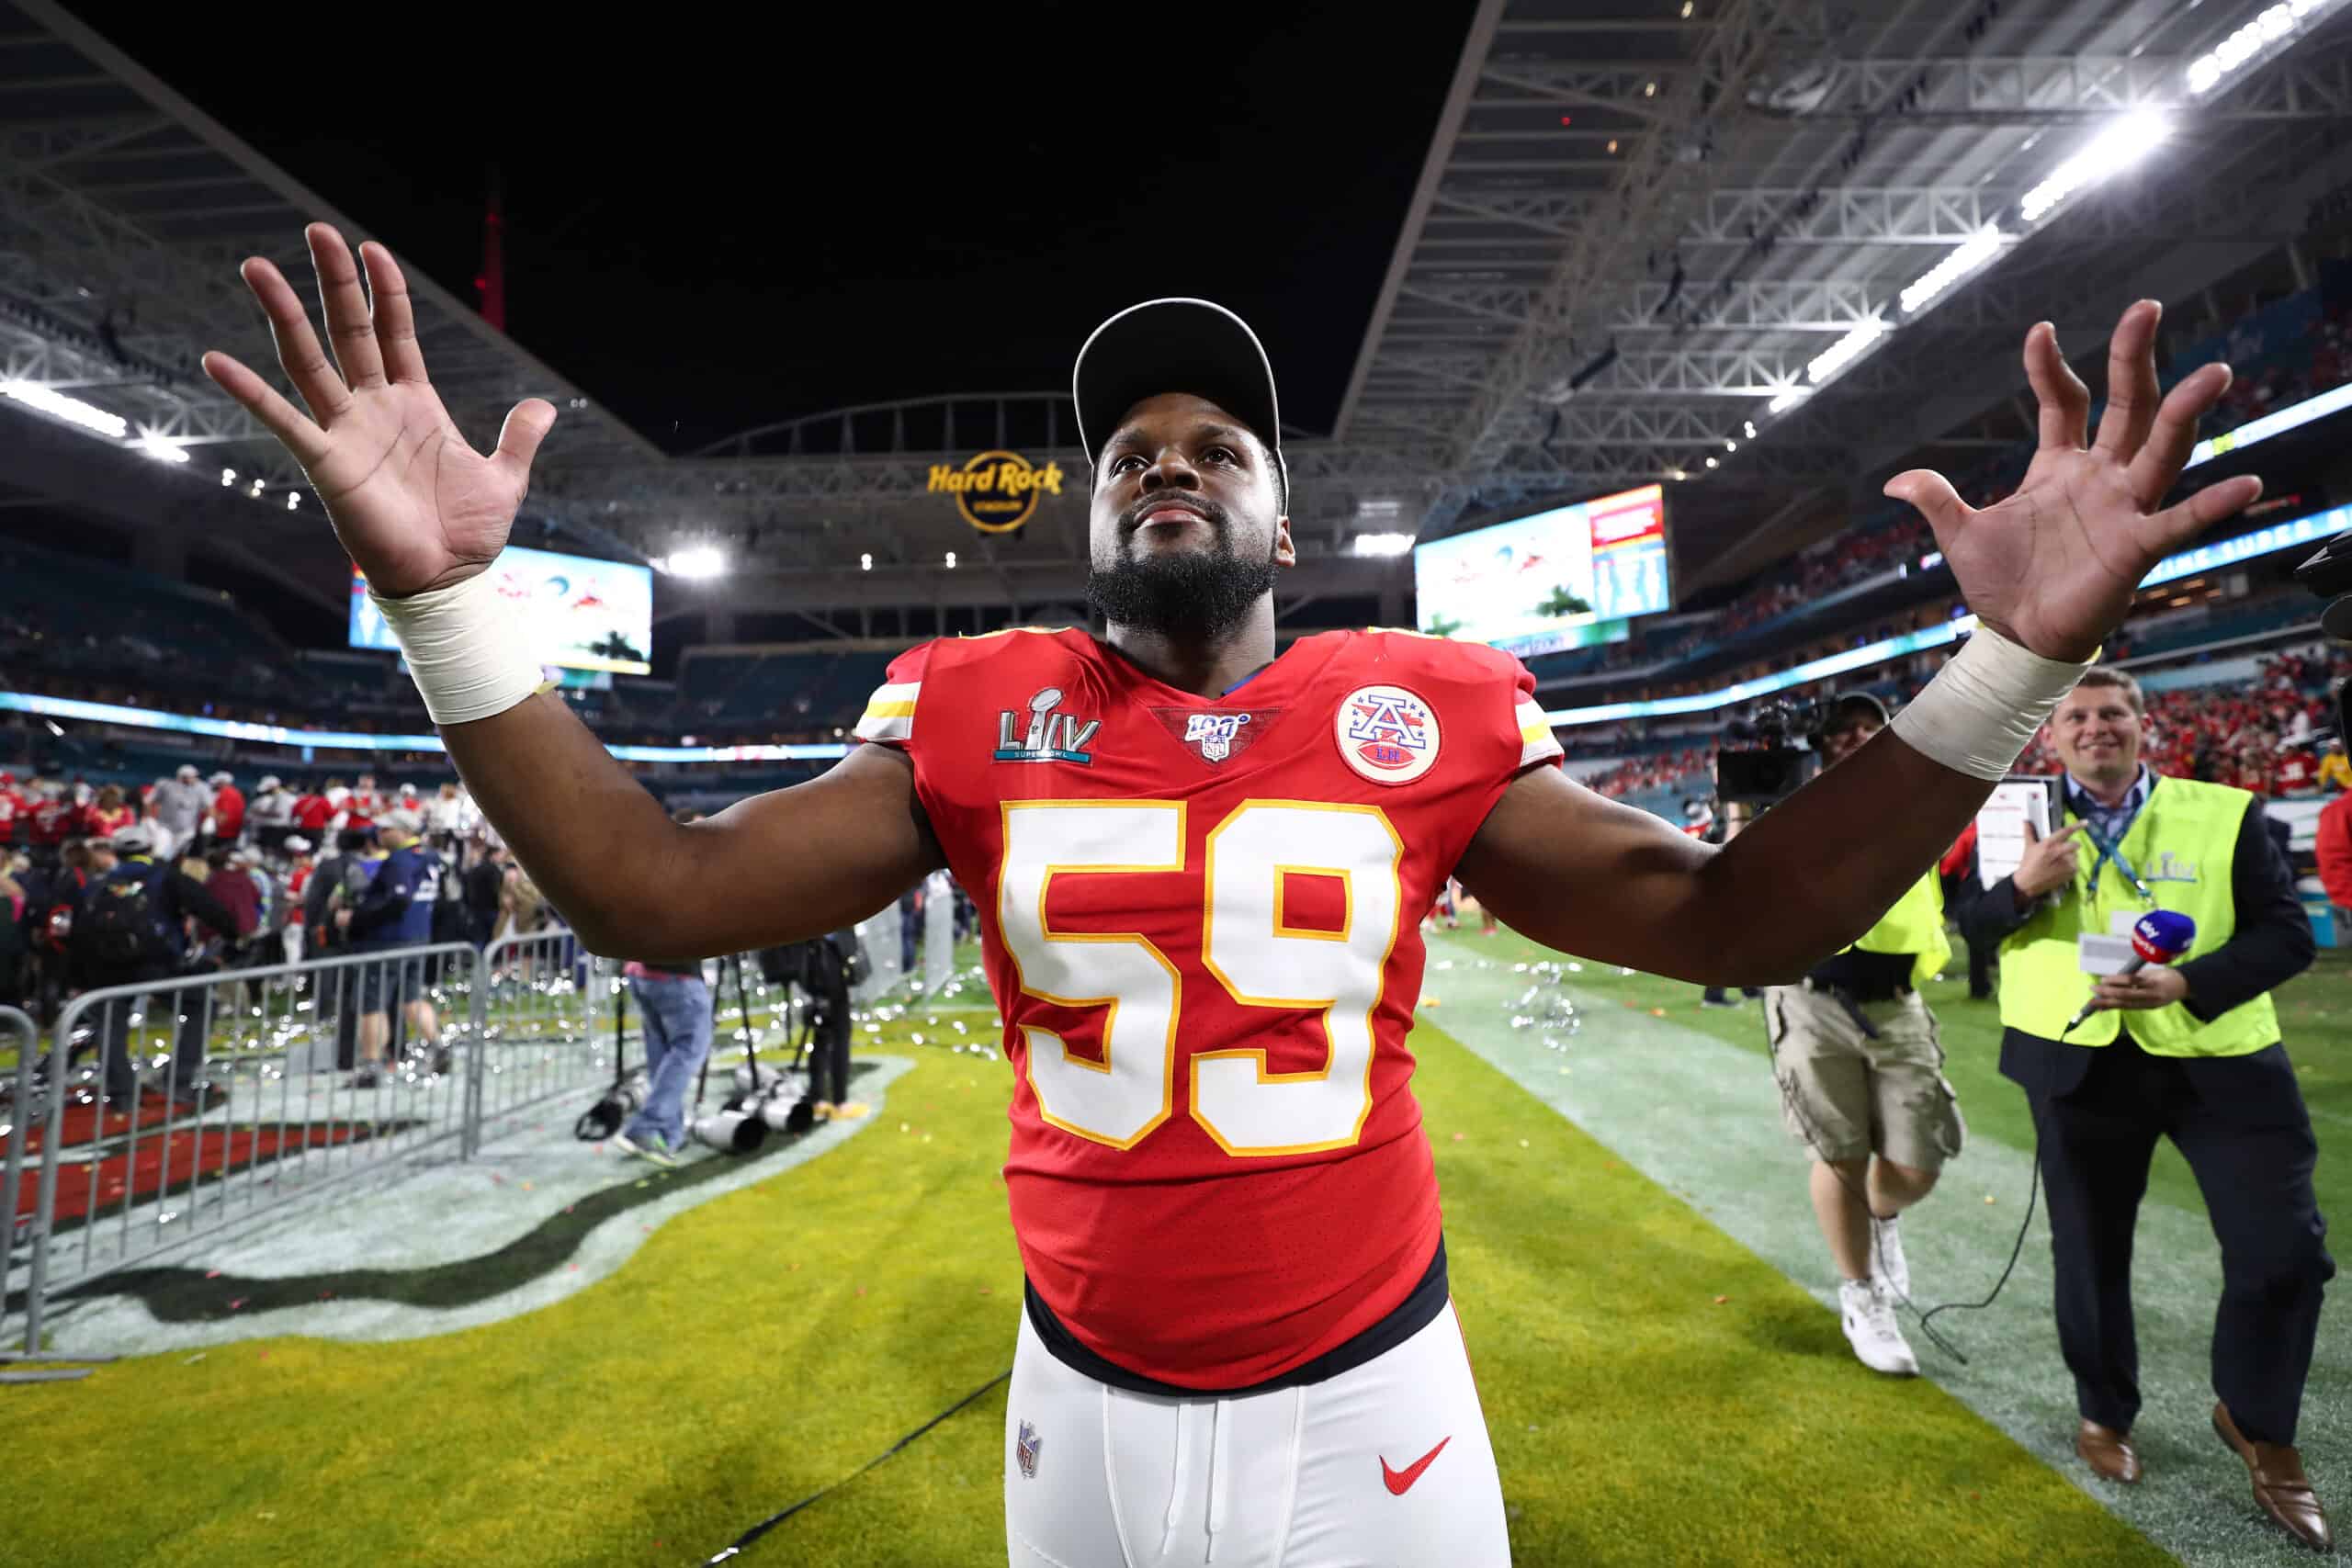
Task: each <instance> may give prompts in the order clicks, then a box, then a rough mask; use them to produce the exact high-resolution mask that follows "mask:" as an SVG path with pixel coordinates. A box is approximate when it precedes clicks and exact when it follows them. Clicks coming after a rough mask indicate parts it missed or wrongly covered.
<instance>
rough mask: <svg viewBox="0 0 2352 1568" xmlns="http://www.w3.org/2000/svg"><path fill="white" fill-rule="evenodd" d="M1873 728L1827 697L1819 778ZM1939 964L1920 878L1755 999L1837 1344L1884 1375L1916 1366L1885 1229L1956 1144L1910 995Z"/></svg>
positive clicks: (1899, 1272)
mask: <svg viewBox="0 0 2352 1568" xmlns="http://www.w3.org/2000/svg"><path fill="white" fill-rule="evenodd" d="M1886 725H1887V712H1886V708H1885V705H1883V704H1882V703H1881V702H1880V701H1879V700H1878V699H1877V698H1876V697H1873V696H1871V694H1868V693H1866V692H1849V693H1847V694H1844V695H1842V696H1839V697H1838V698H1837V699H1836V700H1835V701H1833V702H1832V703H1831V704H1830V705H1829V706H1828V710H1827V712H1826V714H1825V715H1824V716H1823V718H1822V723H1821V728H1820V729H1819V730H1818V731H1817V732H1816V733H1815V736H1814V743H1815V749H1816V750H1818V751H1819V752H1820V754H1821V765H1822V767H1823V768H1824V769H1825V770H1826V769H1829V768H1834V767H1836V766H1837V765H1838V763H1839V762H1841V761H1844V760H1845V759H1846V758H1848V757H1849V756H1851V755H1853V754H1854V752H1856V751H1857V750H1860V749H1861V746H1862V744H1863V743H1864V742H1865V741H1867V740H1869V739H1871V737H1872V736H1874V735H1876V734H1877V733H1878V732H1879V731H1880V730H1882V729H1884V728H1886ZM1790 782H1791V783H1792V784H1793V782H1794V781H1793V779H1792V780H1791V781H1790ZM1950 957H1951V942H1950V941H1949V940H1948V939H1947V938H1946V937H1945V935H1944V898H1943V883H1942V880H1941V877H1940V876H1939V873H1938V870H1937V868H1935V867H1933V866H1930V867H1929V868H1928V872H1927V874H1925V875H1923V876H1921V877H1920V878H1919V880H1918V881H1917V882H1916V883H1914V884H1912V886H1911V888H1910V890H1909V891H1908V892H1906V893H1905V894H1904V895H1903V897H1901V898H1899V899H1897V900H1896V901H1895V904H1894V908H1890V909H1889V910H1887V912H1886V913H1885V914H1884V915H1882V916H1881V917H1880V918H1879V921H1878V923H1877V924H1876V925H1874V926H1872V927H1871V929H1870V930H1869V931H1865V932H1863V933H1862V935H1861V936H1860V938H1859V939H1858V940H1857V941H1856V942H1855V943H1854V945H1853V946H1851V947H1849V948H1847V949H1846V950H1845V951H1844V952H1842V953H1836V954H1833V955H1832V956H1830V957H1829V958H1826V959H1825V960H1823V961H1822V962H1821V963H1820V964H1816V965H1815V966H1814V968H1813V970H1812V972H1811V973H1810V974H1808V975H1806V976H1805V977H1804V979H1803V980H1802V981H1800V982H1798V983H1797V984H1796V985H1793V986H1771V987H1766V989H1765V992H1764V1021H1765V1025H1766V1027H1767V1029H1768V1030H1769V1031H1770V1040H1771V1049H1772V1076H1773V1078H1774V1080H1775V1081H1776V1082H1777V1083H1778V1084H1779V1086H1780V1089H1781V1115H1782V1117H1783V1118H1784V1119H1785V1120H1786V1121H1787V1122H1788V1126H1789V1131H1790V1132H1791V1133H1792V1134H1793V1135H1794V1136H1795V1137H1796V1138H1798V1139H1799V1140H1800V1141H1801V1142H1803V1143H1804V1144H1805V1145H1807V1146H1809V1147H1810V1148H1811V1149H1812V1151H1813V1160H1814V1163H1813V1169H1812V1173H1811V1176H1810V1178H1809V1180H1810V1183H1811V1189H1812V1195H1813V1212H1814V1217H1815V1220H1816V1221H1818V1222H1819V1224H1820V1225H1821V1235H1822V1239H1823V1240H1824V1241H1826V1242H1827V1243H1828V1244H1829V1256H1830V1259H1831V1261H1832V1262H1834V1263H1835V1264H1836V1265H1837V1268H1838V1315H1839V1317H1840V1318H1841V1320H1842V1321H1843V1324H1844V1326H1845V1330H1846V1340H1847V1343H1848V1344H1849V1345H1851V1346H1852V1347H1853V1348H1854V1354H1855V1356H1856V1357H1857V1358H1859V1359H1860V1361H1861V1363H1862V1364H1863V1365H1864V1366H1866V1367H1869V1368H1870V1369H1871V1371H1880V1372H1886V1373H1889V1374H1892V1375H1894V1376H1898V1377H1910V1376H1914V1375H1916V1374H1917V1372H1918V1371H1919V1362H1918V1359H1917V1357H1915V1356H1914V1355H1913V1354H1912V1351H1911V1347H1910V1344H1909V1342H1907V1341H1906V1340H1905V1338H1904V1337H1903V1330H1902V1329H1901V1327H1899V1326H1898V1325H1896V1322H1895V1308H1896V1306H1897V1305H1898V1304H1899V1303H1902V1302H1905V1301H1907V1300H1909V1299H1910V1294H1911V1270H1910V1267H1909V1265H1908V1264H1907V1263H1906V1262H1905V1258H1904V1256H1903V1237H1902V1234H1901V1232H1900V1231H1899V1230H1897V1228H1896V1221H1897V1218H1898V1217H1899V1216H1900V1215H1901V1214H1902V1213H1903V1211H1904V1210H1905V1209H1907V1208H1909V1207H1910V1206H1911V1205H1912V1204H1914V1203H1917V1201H1919V1200H1920V1199H1922V1198H1925V1197H1926V1196H1927V1195H1928V1193H1929V1192H1931V1191H1933V1190H1935V1185H1936V1177H1937V1175H1938V1173H1939V1171H1940V1170H1941V1169H1942V1168H1943V1165H1944V1162H1945V1161H1946V1160H1949V1159H1952V1158H1954V1157H1956V1156H1958V1155H1959V1153H1960V1150H1961V1145H1962V1142H1963V1141H1964V1140H1965V1137H1966V1127H1965V1125H1964V1124H1963V1123H1962V1120H1961V1115H1960V1103H1959V1101H1958V1100H1957V1099H1956V1098H1955V1097H1954V1096H1953V1094H1952V1089H1951V1084H1949V1083H1947V1082H1946V1081H1945V1079H1944V1076H1943V1060H1944V1054H1943V1046H1942V1044H1941V1043H1939V1040H1938V1037H1937V1032H1936V1016H1935V1014H1934V1013H1932V1012H1930V1011H1929V1010H1928V1004H1927V1001H1926V999H1925V998H1923V997H1922V996H1921V995H1920V993H1919V987H1921V986H1922V985H1923V984H1925V983H1926V981H1927V979H1928V976H1932V975H1935V974H1937V973H1939V971H1941V970H1942V968H1943V966H1944V961H1945V960H1946V959H1948V958H1950Z"/></svg>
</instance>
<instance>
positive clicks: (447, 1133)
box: [0, 942, 485, 1348]
mask: <svg viewBox="0 0 2352 1568" xmlns="http://www.w3.org/2000/svg"><path fill="white" fill-rule="evenodd" d="M480 963H481V960H480V959H479V957H478V955H477V954H476V953H475V952H474V950H473V949H472V948H471V947H469V946H468V945H466V944H464V943H462V942H452V943H443V944H437V945H433V946H424V947H410V948H400V949H395V950H390V951H386V952H374V953H349V954H343V955H336V956H329V957H324V958H319V959H313V960H311V961H308V962H305V963H302V964H270V965H266V966H259V967H254V968H249V969H232V970H226V971H221V972H218V973H204V974H196V975H187V976H170V977H164V978H156V979H151V980H142V981H138V982H134V983H130V984H125V985H118V986H109V987H103V988H101V989H97V990H93V991H89V992H86V993H85V994H84V995H82V996H80V997H78V998H74V1001H73V1002H72V1003H70V1004H69V1005H68V1006H67V1007H66V1009H65V1010H64V1012H63V1013H62V1015H60V1017H59V1019H58V1021H57V1023H56V1027H55V1028H54V1030H53V1031H52V1032H51V1040H50V1049H49V1052H48V1054H47V1055H46V1056H45V1057H42V1058H41V1059H40V1060H39V1061H36V1059H35V1058H36V1055H38V1053H37V1052H36V1050H35V1049H34V1048H33V1046H32V1043H31V1041H30V1040H28V1043H27V1044H26V1046H25V1047H24V1048H22V1049H21V1050H20V1052H19V1055H18V1059H17V1071H16V1075H15V1080H14V1093H13V1095H12V1097H11V1099H10V1101H9V1105H8V1107H7V1111H8V1115H7V1117H6V1120H7V1122H8V1123H9V1132H8V1134H7V1147H6V1172H7V1176H8V1187H7V1190H8V1193H9V1197H10V1201H11V1203H12V1205H13V1206H14V1207H13V1209H12V1214H11V1224H10V1227H9V1232H8V1236H9V1241H8V1245H7V1247H6V1250H5V1252H4V1253H0V1263H5V1264H6V1271H5V1275H0V1278H5V1280H6V1287H7V1292H8V1295H7V1302H8V1304H9V1305H10V1306H11V1307H13V1306H14V1305H15V1304H16V1303H18V1302H21V1303H22V1314H23V1317H24V1324H23V1327H22V1337H23V1339H24V1342H25V1344H26V1346H27V1347H28V1348H34V1347H37V1346H38V1345H39V1343H40V1332H41V1317H42V1314H43V1312H44V1310H45V1308H46V1306H47V1305H48V1303H49V1300H50V1297H51V1293H52V1292H56V1291H57V1290H59V1289H60V1288H62V1287H63V1286H66V1285H70V1284H74V1283H78V1282H80V1281H83V1280H87V1279H90V1278H92V1277H95V1276H96V1275H99V1274H103V1273H107V1272H108V1271H110V1270H112V1269H119V1268H121V1267H123V1266H125V1265H127V1264H131V1263H144V1262H147V1261H149V1260H151V1259H153V1258H156V1257H158V1256H160V1255H163V1254H165V1253H168V1252H171V1251H174V1250H176V1249H178V1248H180V1247H185V1246H186V1245H187V1244H188V1243H190V1242H193V1241H197V1240H200V1239H207V1238H211V1237H216V1236H220V1235H224V1234H226V1233H227V1232H228V1231H230V1230H231V1229H232V1227H236V1226H241V1225H243V1224H245V1223H247V1222H248V1221H250V1220H253V1219H254V1218H256V1217H259V1216H264V1215H266V1214H269V1213H273V1212H275V1211H277V1210H279V1209H282V1208H284V1207H285V1206H287V1205H288V1204H290V1203H293V1202H296V1201H301V1200H306V1199H310V1198H312V1197H315V1196H316V1195H317V1194H319V1193H320V1192H321V1191H322V1190H329V1189H332V1188H334V1187H336V1186H337V1185H339V1184H342V1183H345V1182H347V1181H350V1180H352V1179H355V1178H359V1177H364V1176H368V1175H371V1174H378V1173H389V1172H390V1171H391V1170H392V1168H394V1167H395V1165H396V1164H397V1163H398V1162H401V1161H403V1160H405V1159H406V1158H407V1157H408V1156H412V1155H413V1154H415V1153H416V1152H417V1151H419V1150H422V1149H428V1148H433V1147H435V1146H437V1145H442V1144H444V1143H447V1144H450V1145H453V1146H454V1147H453V1152H462V1151H464V1150H466V1149H468V1148H469V1146H470V1135H469V1131H468V1127H469V1107H470V1105H471V1104H472V1103H473V1100H474V1096H475V1095H476V1094H477V1093H478V1088H479V1080H480V1078H481V1073H482V1070H483V1067H482V1057H481V1025H480V1020H481V1006H482V999H481V998H482V993H483V991H484V989H485V987H482V986H481V984H479V974H480V971H479V968H478V965H479V964H480ZM17 1016H18V1017H19V1018H21V1016H22V1015H17ZM6 1027H7V1021H6V1019H0V1035H5V1031H6ZM110 1058H111V1059H112V1065H111V1067H110ZM109 1089H111V1090H112V1094H111V1095H109V1092H108V1091H109ZM35 1159H37V1160H38V1163H39V1173H38V1189H37V1197H36V1200H35V1202H34V1204H33V1207H32V1209H31V1211H30V1213H29V1215H28V1214H27V1213H26V1210H25V1205H24V1202H23V1196H22V1195H23V1192H24V1190H25V1188H24V1183H25V1181H26V1180H27V1179H28V1176H29V1175H30V1173H29V1172H28V1170H27V1169H26V1167H27V1166H28V1165H29V1164H30V1163H32V1162H33V1161H34V1160H35ZM0 1337H12V1336H0Z"/></svg>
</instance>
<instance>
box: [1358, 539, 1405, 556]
mask: <svg viewBox="0 0 2352 1568" xmlns="http://www.w3.org/2000/svg"><path fill="white" fill-rule="evenodd" d="M1412 548H1413V536H1412V535H1410V534H1358V535H1357V536H1356V537H1355V552H1356V554H1358V555H1360V556H1401V555H1407V554H1409V553H1410V552H1411V550H1412Z"/></svg>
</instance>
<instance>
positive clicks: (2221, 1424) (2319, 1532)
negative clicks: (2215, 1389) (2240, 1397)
mask: <svg viewBox="0 0 2352 1568" xmlns="http://www.w3.org/2000/svg"><path fill="white" fill-rule="evenodd" d="M2213 1430H2214V1431H2216V1432H2218V1433H2220V1434H2221V1436H2222V1441H2223V1442H2225V1443H2227V1444H2229V1445H2230V1449H2231V1450H2232V1451H2233V1452H2234V1453H2235V1454H2236V1455H2237V1456H2238V1458H2240V1459H2242V1460H2244V1461H2245V1471H2246V1473H2247V1474H2248V1475H2250V1476H2252V1477H2253V1478H2254V1501H2255V1504H2256V1506H2258V1507H2259V1508H2261V1510H2262V1511H2263V1512H2264V1513H2266V1514H2267V1515H2269V1516H2270V1522H2271V1523H2273V1524H2275V1525H2277V1526H2278V1528H2279V1529H2283V1530H2285V1531H2286V1532H2287V1533H2288V1534H2289V1535H2291V1536H2293V1537H2294V1538H2295V1539H2296V1540H2300V1541H2301V1542H2302V1543H2303V1544H2304V1545H2305V1546H2308V1547H2310V1548H2311V1549H2312V1551H2335V1533H2334V1532H2333V1531H2331V1530H2330V1529H2328V1528H2327V1510H2326V1509H2325V1508H2324V1507H2322V1506H2320V1501H2319V1496H2318V1495H2317V1494H2316V1493H2314V1492H2312V1483H2311V1478H2310V1477H2309V1476H2307V1475H2305V1474H2304V1473H2303V1456H2302V1455H2301V1454H2299V1453H2297V1452H2296V1451H2295V1450H2293V1449H2291V1448H2289V1447H2288V1446H2287V1445H2286V1444H2284V1443H2256V1442H2251V1441H2248V1440H2247V1438H2246V1436H2245V1433H2243V1432H2241V1431H2239V1430H2238V1424H2237V1423H2236V1422H2234V1421H2233V1420H2231V1419H2230V1410H2229V1406H2228V1405H2226V1404H2216V1405H2215V1406H2213Z"/></svg>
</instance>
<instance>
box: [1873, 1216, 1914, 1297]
mask: <svg viewBox="0 0 2352 1568" xmlns="http://www.w3.org/2000/svg"><path fill="white" fill-rule="evenodd" d="M1902 1223H1903V1222H1902V1217H1901V1216H1900V1215H1897V1216H1896V1217H1894V1218H1893V1219H1885V1220H1882V1219H1880V1218H1879V1217H1878V1216H1877V1215H1876V1214H1872V1215H1871V1280H1873V1281H1874V1282H1876V1283H1878V1284H1882V1285H1884V1286H1885V1287H1886V1288H1887V1290H1888V1291H1889V1292H1891V1293H1892V1294H1893V1295H1894V1299H1895V1300H1896V1301H1898V1302H1907V1301H1909V1300H1910V1299H1911V1263H1910V1260H1909V1259H1908V1258H1905V1257H1904V1256H1903V1231H1902V1229H1901V1226H1902Z"/></svg>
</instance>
